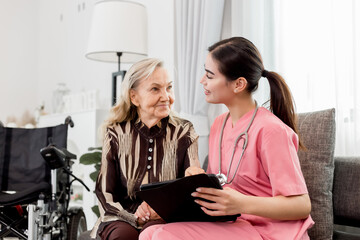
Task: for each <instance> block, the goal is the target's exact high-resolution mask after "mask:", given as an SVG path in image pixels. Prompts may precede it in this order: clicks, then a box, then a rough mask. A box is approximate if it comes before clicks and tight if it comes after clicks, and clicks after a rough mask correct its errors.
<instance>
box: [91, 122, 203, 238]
mask: <svg viewBox="0 0 360 240" xmlns="http://www.w3.org/2000/svg"><path fill="white" fill-rule="evenodd" d="M197 140H198V135H197V134H196V133H195V131H194V128H193V126H192V124H191V123H190V122H189V121H187V120H184V119H180V118H178V117H166V118H164V119H162V120H161V122H159V124H158V125H155V126H154V127H152V128H150V129H149V128H148V127H147V126H146V125H144V124H143V123H142V122H141V121H140V120H139V119H138V120H137V121H134V120H133V121H128V122H122V123H118V124H117V125H115V126H114V127H109V128H108V129H107V132H106V134H105V138H104V142H103V151H102V159H101V169H100V173H99V176H98V179H97V182H96V190H95V192H96V195H97V198H98V200H99V209H100V214H101V216H100V218H99V219H98V222H97V224H96V226H95V227H94V229H93V233H92V235H93V236H94V234H95V233H96V231H97V228H98V226H99V225H100V229H101V228H102V226H104V225H106V222H110V221H116V220H122V221H125V222H128V223H129V224H131V225H132V226H134V227H138V226H137V225H136V219H135V216H134V213H135V211H136V210H137V207H138V206H139V205H140V204H141V200H140V199H138V198H136V196H135V192H136V191H138V190H139V188H140V185H141V184H144V183H152V182H160V181H165V180H171V179H175V178H180V177H183V176H184V173H185V170H186V168H188V167H189V166H198V167H200V163H199V160H198V143H197ZM101 223H102V224H101ZM100 229H99V230H100Z"/></svg>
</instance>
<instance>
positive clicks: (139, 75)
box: [101, 58, 164, 136]
mask: <svg viewBox="0 0 360 240" xmlns="http://www.w3.org/2000/svg"><path fill="white" fill-rule="evenodd" d="M163 66H164V63H163V62H162V61H161V60H160V59H156V58H147V59H144V60H141V61H139V62H137V63H135V64H133V65H132V66H131V67H130V69H129V70H128V71H127V73H126V74H125V77H124V80H123V82H122V83H121V94H120V96H119V97H118V99H117V102H116V104H115V106H113V107H112V108H111V109H110V113H109V117H108V118H107V119H106V120H105V121H104V123H103V125H102V127H101V132H102V134H101V136H104V134H105V132H106V128H107V127H109V126H114V125H115V124H116V123H120V122H124V121H131V120H133V119H134V118H135V117H136V116H137V108H136V106H135V105H134V104H132V102H131V100H130V90H132V89H136V88H137V87H138V85H139V83H140V81H141V80H143V79H147V78H148V77H149V76H150V75H151V74H152V73H153V72H154V71H155V69H156V68H158V67H163Z"/></svg>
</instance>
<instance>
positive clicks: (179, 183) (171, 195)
mask: <svg viewBox="0 0 360 240" xmlns="http://www.w3.org/2000/svg"><path fill="white" fill-rule="evenodd" d="M198 187H208V188H217V189H222V187H221V185H220V183H219V180H218V178H217V177H216V175H214V174H198V175H193V176H189V177H183V178H179V179H176V180H170V181H164V182H158V183H150V184H143V185H141V186H140V191H138V192H137V193H136V195H137V197H139V198H141V199H142V200H143V201H145V202H147V203H148V204H149V205H150V206H151V207H152V208H153V209H154V210H155V212H156V213H157V214H158V215H159V216H160V217H161V218H162V219H163V220H164V221H166V222H167V223H171V222H216V221H222V222H225V221H235V220H236V218H237V217H239V216H240V214H237V215H228V216H209V215H207V214H206V213H204V212H203V210H201V208H200V205H199V204H197V203H195V202H194V200H195V198H194V197H192V196H191V193H193V192H195V191H196V188H198Z"/></svg>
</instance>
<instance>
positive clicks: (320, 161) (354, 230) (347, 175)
mask: <svg viewBox="0 0 360 240" xmlns="http://www.w3.org/2000/svg"><path fill="white" fill-rule="evenodd" d="M298 128H299V136H300V138H301V139H302V142H303V144H304V145H305V148H306V149H302V150H299V152H298V156H299V160H300V164H301V168H302V171H303V174H304V178H305V181H306V184H307V187H308V191H309V196H310V199H311V205H312V210H311V216H312V218H313V220H314V221H315V225H314V226H313V227H312V228H311V229H310V230H309V236H310V239H312V240H325V239H326V240H329V239H344V240H345V239H346V240H355V239H357V240H359V239H360V228H358V227H360V157H334V148H335V109H327V110H322V111H317V112H309V113H300V114H298Z"/></svg>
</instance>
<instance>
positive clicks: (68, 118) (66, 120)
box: [65, 116, 74, 128]
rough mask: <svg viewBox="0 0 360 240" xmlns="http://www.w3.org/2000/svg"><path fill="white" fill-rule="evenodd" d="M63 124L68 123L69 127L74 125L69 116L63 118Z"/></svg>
mask: <svg viewBox="0 0 360 240" xmlns="http://www.w3.org/2000/svg"><path fill="white" fill-rule="evenodd" d="M65 124H67V125H69V126H70V127H72V128H73V127H74V122H73V120H72V119H71V117H70V116H68V117H67V118H65Z"/></svg>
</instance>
